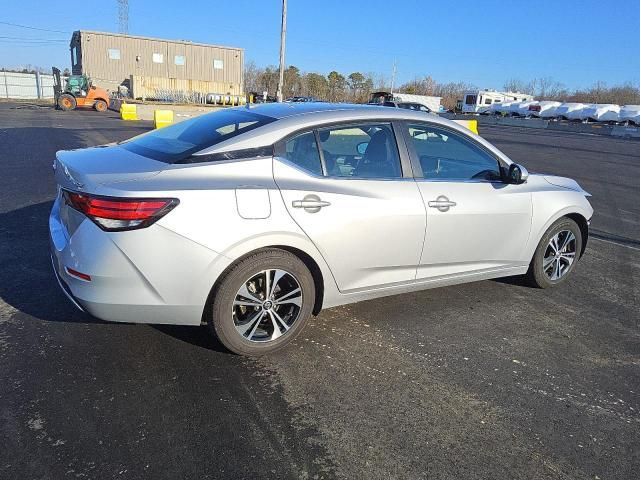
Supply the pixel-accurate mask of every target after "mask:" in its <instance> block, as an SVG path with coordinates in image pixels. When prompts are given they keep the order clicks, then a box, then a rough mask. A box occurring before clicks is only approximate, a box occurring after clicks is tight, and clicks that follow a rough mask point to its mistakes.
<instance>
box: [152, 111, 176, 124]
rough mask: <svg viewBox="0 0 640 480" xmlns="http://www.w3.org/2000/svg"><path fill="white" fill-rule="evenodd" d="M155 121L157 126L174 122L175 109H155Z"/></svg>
mask: <svg viewBox="0 0 640 480" xmlns="http://www.w3.org/2000/svg"><path fill="white" fill-rule="evenodd" d="M153 123H154V125H155V127H156V128H162V127H166V126H167V125H171V124H172V123H173V110H154V111H153Z"/></svg>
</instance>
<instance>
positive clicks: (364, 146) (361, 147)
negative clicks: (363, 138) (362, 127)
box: [356, 142, 369, 155]
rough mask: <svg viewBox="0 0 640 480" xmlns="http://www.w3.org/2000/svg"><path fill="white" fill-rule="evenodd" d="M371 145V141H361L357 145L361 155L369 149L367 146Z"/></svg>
mask: <svg viewBox="0 0 640 480" xmlns="http://www.w3.org/2000/svg"><path fill="white" fill-rule="evenodd" d="M368 146H369V142H360V143H359V144H358V145H357V146H356V150H357V151H358V154H360V155H364V152H366V151H367V147H368Z"/></svg>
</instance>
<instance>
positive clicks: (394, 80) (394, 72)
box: [390, 58, 396, 95]
mask: <svg viewBox="0 0 640 480" xmlns="http://www.w3.org/2000/svg"><path fill="white" fill-rule="evenodd" d="M395 83H396V59H395V58H394V59H393V74H392V75H391V92H390V93H391V95H393V85H394V84H395Z"/></svg>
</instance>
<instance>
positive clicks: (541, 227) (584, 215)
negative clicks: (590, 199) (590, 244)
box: [525, 202, 593, 261]
mask: <svg viewBox="0 0 640 480" xmlns="http://www.w3.org/2000/svg"><path fill="white" fill-rule="evenodd" d="M545 210H547V209H546V208H541V209H540V212H539V213H538V217H543V218H544V219H545V220H544V222H541V221H540V219H539V218H538V219H536V218H535V212H536V208H535V205H534V219H533V224H534V225H536V227H534V228H533V229H532V231H531V235H530V236H529V243H528V246H527V249H526V255H525V258H528V259H529V261H531V259H532V258H533V255H534V254H535V251H536V248H538V244H539V243H540V240H541V239H542V237H543V236H544V234H545V233H546V232H547V231H548V230H549V228H551V226H552V225H553V224H554V223H556V222H557V221H558V220H560V219H561V218H570V219H572V220H573V221H575V222H576V223H577V224H578V226H579V228H580V232H581V234H582V240H583V241H582V248H581V252H580V256H582V254H583V253H584V249H585V247H586V239H587V238H588V236H589V222H588V220H587V219H588V218H590V217H591V215H592V214H593V210H592V209H591V208H590V206H589V205H588V204H587V205H580V204H579V203H577V202H576V203H574V204H571V205H568V206H566V207H564V208H561V209H559V210H556V209H553V210H552V212H553V213H552V214H549V213H545ZM547 211H548V210H547Z"/></svg>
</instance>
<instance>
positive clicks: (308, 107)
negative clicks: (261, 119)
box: [248, 97, 369, 120]
mask: <svg viewBox="0 0 640 480" xmlns="http://www.w3.org/2000/svg"><path fill="white" fill-rule="evenodd" d="M291 98H310V97H291ZM367 106H369V105H358V104H355V103H328V102H283V103H260V104H255V105H251V106H249V107H248V108H249V110H250V111H252V112H255V113H259V114H260V115H266V116H268V117H271V118H276V119H278V120H280V119H282V118H286V117H291V116H294V115H305V114H312V113H320V112H342V111H345V112H349V111H354V110H358V109H361V108H363V107H367Z"/></svg>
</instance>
